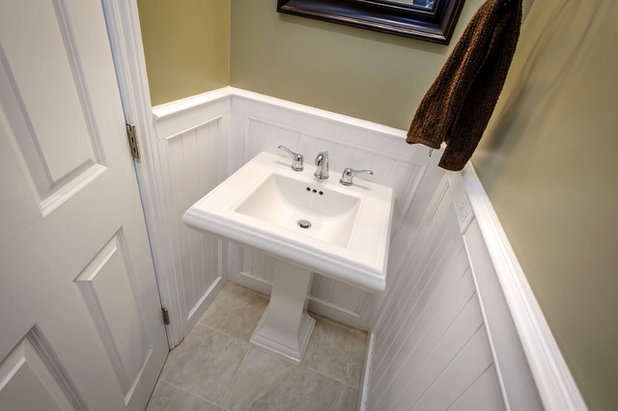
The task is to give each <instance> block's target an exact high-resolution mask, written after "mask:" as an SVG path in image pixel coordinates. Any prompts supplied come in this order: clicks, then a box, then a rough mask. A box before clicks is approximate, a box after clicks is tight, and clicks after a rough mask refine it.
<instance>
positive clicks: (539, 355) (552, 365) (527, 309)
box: [461, 163, 587, 410]
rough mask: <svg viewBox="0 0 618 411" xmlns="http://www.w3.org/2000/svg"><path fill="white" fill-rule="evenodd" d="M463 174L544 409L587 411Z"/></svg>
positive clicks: (495, 224)
mask: <svg viewBox="0 0 618 411" xmlns="http://www.w3.org/2000/svg"><path fill="white" fill-rule="evenodd" d="M461 175H462V178H463V184H464V187H465V190H466V192H467V196H468V199H469V201H470V205H471V207H472V210H473V212H474V215H475V217H476V219H477V221H478V224H479V228H480V230H481V233H482V236H483V238H484V241H485V244H486V246H487V249H488V251H489V254H490V257H491V260H492V263H493V265H494V268H495V270H496V275H497V277H498V280H499V282H500V285H501V287H502V290H503V292H504V296H505V299H506V301H507V304H508V307H509V310H510V312H511V315H512V317H513V322H514V324H515V327H516V329H517V332H518V334H519V338H520V340H521V344H522V347H523V350H524V352H525V355H526V358H527V360H528V363H529V366H530V370H531V372H532V375H533V377H534V380H535V383H536V386H537V389H538V392H539V395H540V397H541V400H542V401H543V405H544V407H545V409H547V410H587V407H586V404H585V402H584V400H583V397H582V396H581V393H580V392H579V389H578V388H577V384H576V383H575V380H574V379H573V376H572V374H571V372H570V370H569V368H568V367H567V364H566V361H565V360H564V357H563V356H562V353H561V352H560V349H559V348H558V344H557V343H556V340H555V339H554V336H553V335H552V333H551V330H550V328H549V325H548V324H547V321H546V320H545V317H544V316H543V312H542V311H541V308H540V306H539V304H538V302H537V300H536V298H535V296H534V293H533V292H532V289H531V288H530V284H529V283H528V280H527V279H526V276H525V274H524V271H523V269H522V267H521V265H520V264H519V261H518V260H517V256H516V255H515V252H514V250H513V248H512V247H511V244H510V242H509V240H508V237H507V235H506V233H505V232H504V229H503V227H502V225H501V224H500V220H499V219H498V215H497V214H496V212H495V210H494V208H493V206H492V204H491V202H490V200H489V197H488V196H487V193H486V192H485V189H484V188H483V185H482V184H481V181H480V180H479V178H478V176H477V174H476V172H475V170H474V167H472V165H471V164H470V163H468V165H467V166H466V167H465V168H464V170H463V171H462V173H461Z"/></svg>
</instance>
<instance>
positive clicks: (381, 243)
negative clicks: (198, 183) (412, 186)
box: [183, 153, 394, 292]
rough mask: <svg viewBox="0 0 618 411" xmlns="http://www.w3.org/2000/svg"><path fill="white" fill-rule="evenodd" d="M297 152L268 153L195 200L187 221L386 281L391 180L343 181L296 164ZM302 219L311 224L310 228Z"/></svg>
mask: <svg viewBox="0 0 618 411" xmlns="http://www.w3.org/2000/svg"><path fill="white" fill-rule="evenodd" d="M289 164H290V163H289V159H288V158H287V157H281V156H278V155H275V154H271V153H260V154H258V155H257V156H256V157H254V158H253V159H252V160H251V161H249V162H248V163H247V164H245V165H244V166H243V167H242V168H240V169H239V170H238V171H237V172H236V173H234V174H233V175H232V176H230V177H229V178H228V179H226V180H225V181H224V182H222V183H221V184H220V185H219V186H217V187H216V188H215V189H214V190H212V191H211V192H210V193H208V194H207V195H206V196H204V197H203V198H202V199H201V200H199V201H198V202H197V203H195V204H194V205H193V206H191V207H190V208H189V209H188V210H187V212H186V213H185V214H184V216H183V221H184V222H185V223H186V224H188V225H190V226H192V227H195V228H198V229H201V230H205V231H208V232H211V233H214V234H218V235H220V236H223V237H226V238H229V239H231V240H234V241H237V242H239V243H242V244H246V245H248V246H251V247H254V248H256V249H259V250H262V251H265V252H267V253H269V254H271V255H273V256H275V257H278V258H280V259H282V260H285V261H288V262H290V263H292V264H296V265H298V266H301V267H305V268H307V269H309V270H312V271H315V272H319V273H321V274H324V275H327V276H330V277H333V278H335V279H339V280H341V281H344V282H347V283H350V284H353V285H355V286H358V287H361V288H364V289H366V290H369V291H373V292H379V291H383V290H384V288H385V284H386V267H387V257H388V241H389V238H390V225H391V217H392V211H393V202H394V193H393V190H392V189H391V188H388V187H385V186H381V185H379V184H374V183H371V182H368V181H366V180H361V179H356V180H355V181H354V184H353V185H351V186H347V187H345V186H342V185H341V184H339V177H340V175H341V172H338V171H334V170H331V171H330V174H331V177H330V178H329V179H328V180H324V181H318V180H317V179H315V178H314V177H313V171H314V166H312V165H309V164H306V165H305V170H304V171H301V172H297V171H293V170H291V169H290V166H289ZM299 220H305V221H308V222H309V223H310V224H311V226H310V227H309V228H302V227H300V226H299V223H298V222H299Z"/></svg>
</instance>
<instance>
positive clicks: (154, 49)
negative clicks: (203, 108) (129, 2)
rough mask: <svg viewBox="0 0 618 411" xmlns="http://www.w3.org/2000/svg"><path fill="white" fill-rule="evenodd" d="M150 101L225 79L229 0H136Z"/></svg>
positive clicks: (162, 100)
mask: <svg viewBox="0 0 618 411" xmlns="http://www.w3.org/2000/svg"><path fill="white" fill-rule="evenodd" d="M137 4H138V9H139V15H140V25H141V28H142V38H143V42H144V53H145V55H146V67H147V70H148V80H149V84H150V97H151V99H152V105H157V104H161V103H166V102H168V101H172V100H177V99H179V98H183V97H188V96H192V95H194V94H198V93H202V92H204V91H209V90H214V89H217V88H220V87H225V86H228V85H229V84H230V1H229V0H173V1H172V0H138V1H137Z"/></svg>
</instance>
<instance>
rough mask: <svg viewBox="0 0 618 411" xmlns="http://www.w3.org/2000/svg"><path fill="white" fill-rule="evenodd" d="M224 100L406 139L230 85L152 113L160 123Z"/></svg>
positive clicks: (351, 119) (385, 128) (400, 134)
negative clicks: (295, 113) (255, 105)
mask: <svg viewBox="0 0 618 411" xmlns="http://www.w3.org/2000/svg"><path fill="white" fill-rule="evenodd" d="M226 98H237V99H244V100H250V101H254V102H258V103H263V104H268V105H271V106H276V107H280V108H283V109H285V110H289V111H293V112H297V113H302V114H305V115H309V116H312V117H316V118H319V119H321V120H330V121H335V122H337V123H340V124H343V125H347V126H352V127H356V128H359V129H363V130H366V131H371V132H374V133H380V134H383V135H385V136H389V137H392V138H395V139H398V140H405V139H406V131H405V130H401V129H398V128H394V127H389V126H385V125H383V124H379V123H374V122H371V121H367V120H362V119H359V118H356V117H351V116H346V115H344V114H338V113H333V112H331V111H326V110H322V109H319V108H315V107H311V106H306V105H304V104H299V103H295V102H293V101H288V100H282V99H280V98H276V97H271V96H267V95H264V94H259V93H255V92H253V91H248V90H243V89H239V88H236V87H230V86H227V87H223V88H220V89H217V90H212V91H207V92H205V93H201V94H196V95H194V96H190V97H186V98H183V99H180V100H175V101H172V102H169V103H165V104H161V105H158V106H155V107H153V109H152V112H153V114H154V116H155V119H156V120H160V119H163V118H166V117H170V116H174V115H176V114H179V113H182V112H184V111H187V110H190V109H194V108H197V107H199V106H203V105H208V104H211V103H213V102H215V101H218V100H223V99H226Z"/></svg>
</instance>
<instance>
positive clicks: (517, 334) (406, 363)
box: [144, 87, 585, 410]
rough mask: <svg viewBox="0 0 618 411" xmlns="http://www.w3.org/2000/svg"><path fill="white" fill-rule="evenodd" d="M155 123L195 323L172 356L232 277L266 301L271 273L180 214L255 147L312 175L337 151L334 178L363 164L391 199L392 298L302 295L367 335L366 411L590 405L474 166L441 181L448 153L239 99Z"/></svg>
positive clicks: (179, 290) (345, 291) (363, 124)
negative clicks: (286, 154)
mask: <svg viewBox="0 0 618 411" xmlns="http://www.w3.org/2000/svg"><path fill="white" fill-rule="evenodd" d="M153 112H154V117H155V125H156V150H155V151H156V152H157V156H156V159H155V160H154V161H156V162H157V164H158V167H159V168H160V171H159V174H160V175H159V176H158V177H157V180H158V181H159V185H160V189H159V190H158V192H159V193H160V194H159V195H158V197H157V201H158V202H159V204H162V205H161V206H160V208H161V209H162V210H163V211H162V212H160V216H161V217H160V218H161V221H160V224H163V225H164V226H165V230H159V232H160V233H165V236H166V238H161V236H160V235H159V236H155V237H156V238H152V241H153V243H154V244H153V249H157V243H160V242H163V243H166V244H167V243H169V246H170V247H171V248H172V249H173V252H172V254H173V256H172V257H171V259H172V260H173V263H171V264H165V266H166V267H171V268H170V270H173V272H172V273H167V272H166V273H159V276H161V275H163V276H167V277H170V278H172V279H173V281H170V280H166V281H167V282H168V283H170V282H171V283H172V285H173V287H175V288H174V290H175V295H176V297H175V300H174V301H170V302H169V303H168V302H166V301H164V303H167V304H168V306H169V308H170V310H175V311H180V312H181V314H182V315H180V317H181V318H182V319H183V321H184V322H185V323H184V324H179V325H174V324H173V323H172V324H171V325H170V327H176V329H175V331H174V332H173V333H172V335H176V336H177V338H176V340H175V341H174V342H173V343H172V345H174V344H175V343H177V342H179V341H180V340H181V339H182V337H183V336H184V335H185V334H186V333H187V332H188V330H189V329H190V328H191V326H192V325H193V321H195V319H196V318H197V317H198V316H199V314H201V312H202V311H203V310H204V309H205V308H206V306H207V305H208V304H209V303H210V301H211V300H212V298H214V295H216V293H217V292H218V289H219V287H220V286H221V285H222V284H223V282H224V281H225V280H226V279H229V280H232V281H234V282H237V283H240V284H242V285H245V286H247V287H250V288H253V289H256V290H258V291H261V292H264V293H267V294H268V293H269V292H270V285H271V283H272V278H273V273H274V265H275V261H274V259H273V258H272V257H270V256H268V255H265V254H263V253H260V252H258V251H256V250H252V249H249V248H246V247H242V246H240V245H237V244H232V243H229V242H227V241H224V240H221V239H217V238H215V237H213V236H210V235H206V234H200V233H198V232H196V231H193V230H190V229H188V228H187V227H185V226H184V225H183V223H182V221H181V216H182V214H183V212H184V211H185V210H186V209H187V208H188V207H189V206H190V205H191V204H192V203H193V202H195V201H196V200H198V199H199V198H201V197H202V196H203V195H205V194H206V193H207V192H208V191H209V190H210V189H212V188H213V187H215V186H216V185H217V184H218V183H219V182H221V181H222V180H223V179H225V178H226V177H227V176H228V175H230V174H231V173H232V172H234V171H235V170H237V169H238V168H239V167H241V166H242V165H243V164H244V163H245V162H247V161H248V160H249V159H251V158H252V157H253V156H255V155H256V154H257V153H259V152H261V151H270V152H277V151H278V150H277V146H278V145H280V144H283V145H286V146H287V147H289V148H290V149H292V150H294V151H298V152H301V153H302V154H303V155H304V156H305V166H306V167H313V159H314V157H315V155H316V154H317V153H318V152H320V151H323V150H328V151H329V154H330V168H331V178H339V175H338V172H340V171H341V170H343V169H344V168H345V167H352V168H363V169H364V168H369V169H372V170H373V171H374V172H375V175H374V176H371V177H369V178H370V179H371V180H372V181H375V182H377V183H380V184H384V185H387V186H390V187H392V188H393V189H394V190H395V193H396V203H395V210H394V219H393V226H392V227H393V228H392V235H391V245H390V258H389V269H388V277H387V288H386V291H385V292H384V293H380V294H370V293H367V292H365V291H363V290H360V289H358V288H356V287H353V286H350V285H348V284H345V283H343V282H339V281H335V280H333V279H330V278H328V277H324V276H321V275H319V274H314V276H313V280H312V284H311V287H310V292H309V295H308V308H309V309H310V310H312V311H315V312H317V313H320V314H323V315H325V316H327V317H330V318H333V319H336V320H339V321H341V322H343V323H346V324H349V325H352V326H355V327H358V328H361V329H364V330H367V331H369V332H370V344H369V350H368V354H367V356H368V358H367V364H366V368H365V372H364V377H363V390H362V400H361V401H360V407H361V409H366V410H391V409H392V410H399V409H418V410H422V409H430V410H437V409H446V408H453V409H462V410H467V409H487V410H498V409H513V410H534V409H542V408H545V409H556V410H563V409H573V410H577V409H585V405H584V403H583V401H582V400H581V396H580V395H579V392H578V391H577V387H576V386H575V384H574V382H573V380H572V377H571V375H570V373H569V371H568V368H566V365H565V363H564V360H563V358H562V356H561V354H560V352H559V350H558V348H557V346H556V343H555V341H554V340H553V337H552V336H551V333H550V332H549V328H548V327H547V324H546V323H545V320H544V318H543V317H542V315H541V312H540V309H539V308H538V305H537V303H536V300H534V296H533V295H532V292H531V291H530V289H529V286H528V285H527V282H526V280H525V277H524V276H523V272H521V267H519V265H518V264H517V260H516V258H515V256H514V254H513V253H512V250H511V249H510V246H509V245H508V240H507V239H506V236H505V235H504V233H503V231H501V230H502V229H501V227H500V225H499V222H498V220H497V217H495V214H492V213H493V209H491V204H490V203H489V202H488V200H487V197H486V195H485V193H484V191H483V190H482V187H480V183H479V182H478V180H477V179H476V176H475V174H474V171H473V170H472V168H471V166H468V167H467V168H466V170H465V171H464V172H462V173H451V172H445V171H444V170H442V169H440V168H438V167H437V162H438V160H439V158H440V156H441V154H442V153H441V151H435V152H433V154H432V153H431V152H430V150H429V149H428V148H426V147H424V146H419V145H414V146H410V145H407V144H405V143H404V139H405V132H404V131H403V130H398V129H393V128H390V127H386V126H383V125H379V124H375V123H370V122H367V121H364V120H359V119H354V118H351V117H347V116H343V115H338V114H335V113H330V112H326V111H323V110H319V109H315V108H312V107H307V106H303V105H300V104H296V103H292V102H289V101H284V100H280V99H276V98H272V97H269V96H264V95H260V94H257V93H252V92H248V91H245V90H239V89H235V88H232V87H226V88H223V89H220V90H216V91H213V92H209V93H204V94H201V95H198V96H194V97H191V98H187V99H183V100H179V101H176V102H172V103H168V104H165V105H161V106H157V107H155V108H154V109H153ZM144 144H146V145H149V144H150V142H146V143H144ZM282 155H283V153H282ZM361 178H362V177H361ZM479 187H480V188H479ZM144 201H145V202H148V201H149V198H146V199H145V200H144ZM162 295H163V296H165V295H166V293H162ZM163 298H164V300H165V297H163ZM177 316H178V315H177Z"/></svg>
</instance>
